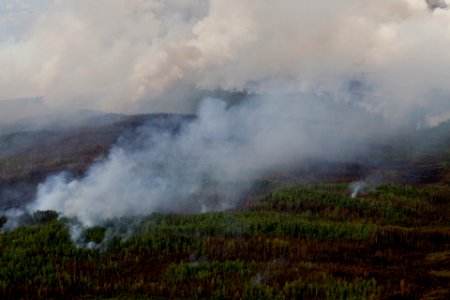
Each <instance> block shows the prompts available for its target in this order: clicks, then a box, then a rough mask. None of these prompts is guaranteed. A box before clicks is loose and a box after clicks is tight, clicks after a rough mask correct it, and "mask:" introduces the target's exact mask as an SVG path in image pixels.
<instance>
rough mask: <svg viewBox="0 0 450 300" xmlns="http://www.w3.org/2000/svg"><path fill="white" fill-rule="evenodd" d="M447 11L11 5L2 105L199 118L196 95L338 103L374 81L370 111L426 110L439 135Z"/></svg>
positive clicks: (364, 2)
mask: <svg viewBox="0 0 450 300" xmlns="http://www.w3.org/2000/svg"><path fill="white" fill-rule="evenodd" d="M444 7H445V2H444V1H440V0H439V1H438V0H436V1H434V0H427V1H425V0H398V1H392V0H342V1H334V2H330V1H327V0H317V1H313V2H311V1H309V0H280V1H276V2H274V1H268V0H262V1H261V0H249V1H239V0H229V1H223V0H201V1H198V0H195V1H194V0H186V1H174V0H114V1H110V0H97V1H89V0H67V1H51V0H40V1H31V2H28V1H18V0H5V1H2V3H1V4H0V65H1V66H2V68H1V69H0V99H16V98H23V97H29V96H33V95H34V96H36V95H37V96H42V97H43V99H45V101H46V103H47V105H49V106H52V107H63V108H66V107H71V108H75V109H79V108H89V109H94V110H101V111H116V112H128V113H133V112H138V111H139V112H142V107H145V108H146V109H147V110H151V111H163V110H164V111H170V112H180V111H184V112H195V110H196V107H195V105H193V104H195V102H191V101H189V100H188V99H190V98H192V97H189V96H187V95H186V93H191V92H193V93H194V94H195V91H192V90H191V89H190V87H195V88H197V89H201V90H215V89H217V88H221V89H223V90H228V91H232V90H235V91H249V92H252V93H259V94H265V93H267V92H273V91H280V90H284V92H305V91H308V92H311V91H312V92H317V91H320V92H324V93H334V94H340V93H342V90H343V88H344V89H345V86H346V82H348V80H352V79H358V80H361V78H364V80H365V81H366V82H367V85H368V86H370V89H367V90H364V91H361V93H363V94H364V95H365V97H364V98H363V99H361V101H360V103H359V105H360V106H361V107H364V108H365V109H366V110H368V111H371V112H377V113H381V114H383V115H385V116H386V117H388V118H390V119H391V120H397V121H398V122H402V121H404V120H405V119H408V120H409V119H410V118H413V117H415V115H416V114H417V112H420V119H418V120H415V121H416V123H417V124H416V125H417V126H433V125H436V124H438V123H440V122H444V121H446V120H448V119H449V118H450V105H449V102H448V101H442V100H441V98H440V97H439V95H445V97H448V95H450V88H449V87H450V82H449V80H450V79H449V78H450V57H449V55H448V53H449V45H450V34H449V29H448V23H449V22H450V11H449V10H447V9H440V8H444ZM430 8H433V10H430ZM324 20H326V22H324ZM183 87H189V88H187V90H186V89H183ZM183 90H185V92H183ZM172 91H176V92H175V95H172V94H171V93H172ZM180 94H184V97H179V95H180ZM143 103H146V104H145V105H144V104H143ZM24 109H25V108H24ZM419 123H420V124H419Z"/></svg>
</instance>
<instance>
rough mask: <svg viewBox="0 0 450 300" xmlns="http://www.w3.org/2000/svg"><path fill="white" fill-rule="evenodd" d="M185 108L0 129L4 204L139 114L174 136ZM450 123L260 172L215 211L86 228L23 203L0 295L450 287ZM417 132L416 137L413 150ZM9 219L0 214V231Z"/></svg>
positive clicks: (94, 154) (116, 135) (126, 129)
mask: <svg viewBox="0 0 450 300" xmlns="http://www.w3.org/2000/svg"><path fill="white" fill-rule="evenodd" d="M193 118H194V117H193V116H183V115H166V114H159V115H140V116H130V117H126V118H124V119H122V120H119V121H117V122H111V123H107V124H101V125H96V126H90V127H88V126H84V127H74V128H66V129H63V130H52V129H51V128H47V129H45V130H38V131H24V132H15V133H7V134H4V135H1V136H0V182H1V185H0V195H1V198H0V201H1V202H0V209H1V210H5V209H10V208H20V207H23V205H25V204H26V203H28V202H30V201H31V200H33V198H34V194H35V192H36V187H37V184H38V183H40V182H42V181H43V180H44V179H45V178H46V177H47V176H49V175H51V174H56V173H58V172H61V171H67V172H69V173H70V174H71V176H74V177H77V176H82V175H83V174H84V173H85V172H86V171H87V170H88V168H89V166H90V165H91V164H92V163H93V162H95V161H97V160H101V159H104V158H105V157H106V155H107V153H108V152H109V150H110V149H111V147H112V145H114V144H118V145H121V144H122V145H123V147H126V145H127V144H128V143H127V139H128V138H133V137H134V135H135V133H136V130H139V127H140V126H141V125H142V124H146V125H147V126H150V127H151V128H153V129H154V130H158V129H164V130H167V129H168V128H169V129H170V132H172V133H173V134H176V132H177V130H178V129H179V126H180V125H181V124H182V123H183V122H189V121H190V120H192V119H193ZM449 132H450V131H448V124H444V125H442V126H441V127H438V128H433V129H426V130H423V131H419V132H416V133H414V134H408V135H406V134H405V135H403V136H401V137H397V138H396V139H392V140H386V141H383V142H382V143H379V144H373V145H370V147H369V149H370V151H369V152H367V153H366V154H365V155H360V156H358V157H354V158H353V159H351V160H349V161H334V160H331V159H330V160H327V161H325V160H309V161H303V162H302V163H299V164H298V165H295V166H291V167H290V168H287V169H283V170H278V171H277V172H271V173H268V174H266V176H265V178H261V179H260V180H258V181H257V182H254V183H253V185H252V188H251V189H249V190H247V192H246V193H245V194H244V195H242V197H241V199H240V200H239V203H238V205H237V206H236V207H235V208H233V209H229V210H226V211H223V212H208V213H203V214H193V215H187V214H173V213H169V214H152V215H149V216H141V217H135V218H131V217H123V218H120V219H111V220H108V221H106V222H103V223H101V224H99V225H96V226H94V227H90V228H88V227H83V226H82V225H81V224H79V223H77V221H76V220H74V219H68V218H64V217H62V218H59V217H58V214H57V213H56V212H52V211H43V212H42V211H41V212H36V213H34V214H31V215H30V214H25V215H22V216H20V217H19V219H14V221H15V222H18V223H19V224H21V225H22V226H20V227H19V228H16V229H13V230H5V231H4V232H3V233H2V234H0V250H1V251H0V253H1V254H0V261H1V263H2V265H3V266H4V267H2V268H1V271H0V295H1V297H2V298H3V299H16V298H23V299H36V298H41V299H49V298H55V299H58V298H61V299H62V298H64V297H66V296H67V295H71V297H75V298H86V297H92V298H111V297H113V298H117V297H119V298H121V297H123V298H136V297H138V298H154V297H157V298H158V297H160V298H193V299H198V298H203V299H211V298H214V299H223V298H233V299H240V298H246V299H263V298H264V299H312V298H316V299H339V298H341V299H347V298H352V299H379V298H381V299H448V297H449V295H450V290H449V288H448V287H449V286H450V275H449V272H450V252H449V251H450V187H449V179H450V175H449V174H450V165H449V149H450V143H449V141H450V139H448V137H449V136H450V133H449ZM415 140H420V141H421V143H420V144H421V146H418V147H414V148H413V147H412V145H413V144H414V141H415ZM358 184H361V186H360V190H359V191H358V192H356V193H355V194H354V196H356V197H354V198H353V197H351V194H352V192H354V191H355V188H356V187H357V185H358ZM215 201H220V199H216V200H215ZM8 218H10V217H6V216H5V217H2V218H1V219H0V224H2V225H4V229H5V228H7V227H6V226H7V224H9V223H6V224H5V222H10V220H9V219H8ZM77 228H78V230H80V231H81V234H80V235H78V237H77V239H75V240H74V239H73V236H72V237H71V233H73V230H77Z"/></svg>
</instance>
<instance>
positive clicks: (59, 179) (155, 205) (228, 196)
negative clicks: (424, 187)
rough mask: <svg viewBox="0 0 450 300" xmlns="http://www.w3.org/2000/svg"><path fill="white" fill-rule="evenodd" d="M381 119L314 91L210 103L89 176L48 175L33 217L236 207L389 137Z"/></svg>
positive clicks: (87, 217)
mask: <svg viewBox="0 0 450 300" xmlns="http://www.w3.org/2000/svg"><path fill="white" fill-rule="evenodd" d="M274 98H276V99H274ZM338 109H341V110H342V112H341V113H340V112H339V111H338ZM378 122H379V120H378V119H377V118H376V117H374V116H371V115H368V114H367V113H364V111H363V110H361V109H358V108H355V109H354V110H351V109H350V108H346V109H342V108H340V105H339V104H338V103H335V102H334V100H333V99H330V98H328V97H319V96H316V95H312V94H297V95H277V96H275V95H272V96H270V97H269V96H266V97H254V98H252V99H248V100H247V101H244V102H242V103H240V104H238V105H234V106H231V107H227V104H226V103H225V102H224V101H222V100H219V99H212V98H209V99H205V101H204V102H203V103H202V105H201V106H200V109H199V111H198V117H197V119H195V120H193V121H191V122H189V123H186V124H184V126H182V127H181V129H180V130H179V131H178V132H176V133H174V132H171V131H167V130H164V129H163V130H161V128H155V127H154V126H150V125H149V126H144V127H142V128H140V129H139V130H138V133H137V135H136V136H135V137H133V138H132V139H131V140H130V139H127V141H126V143H119V144H118V145H117V146H116V147H114V148H113V149H112V150H111V153H110V155H109V157H108V158H107V159H106V160H104V161H102V162H99V163H97V164H95V165H94V166H92V168H91V169H90V170H89V172H88V174H87V175H86V176H85V177H83V178H81V179H69V178H68V177H67V176H66V175H65V174H61V175H58V176H54V177H51V178H49V179H48V180H47V181H46V182H45V183H42V184H41V185H40V186H39V187H38V193H37V199H36V201H35V202H34V203H33V204H32V205H31V206H30V207H29V210H31V211H35V210H56V211H58V212H61V213H63V215H65V216H67V217H74V216H76V217H78V218H79V219H80V220H81V222H82V223H83V224H85V225H93V224H97V222H98V221H99V220H105V219H109V218H116V217H121V216H130V215H132V216H139V215H145V214H150V213H152V212H177V213H192V212H206V211H211V210H224V209H228V208H232V207H234V205H235V204H236V202H237V201H238V200H239V197H240V196H241V193H242V192H243V191H245V190H246V189H247V188H248V187H250V186H251V184H252V181H254V180H255V179H258V178H260V177H261V176H263V175H264V174H266V173H267V172H270V171H273V170H278V169H282V168H288V167H290V166H292V165H295V164H296V163H301V162H302V160H304V159H310V158H312V159H314V158H324V157H333V159H339V158H345V157H346V156H349V155H352V154H354V152H355V150H352V149H356V148H358V147H357V146H358V145H361V144H363V143H365V142H367V139H366V135H367V133H368V132H370V133H371V134H370V137H371V138H373V137H374V136H376V135H377V134H380V132H382V131H383V128H380V127H376V126H374V124H377V123H378ZM363 128H364V130H362V129H363ZM378 131H380V132H378Z"/></svg>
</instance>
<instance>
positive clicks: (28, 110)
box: [0, 97, 48, 124]
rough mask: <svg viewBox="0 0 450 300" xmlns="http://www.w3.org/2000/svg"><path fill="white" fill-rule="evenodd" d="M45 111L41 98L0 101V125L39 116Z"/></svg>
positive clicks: (45, 107)
mask: <svg viewBox="0 0 450 300" xmlns="http://www.w3.org/2000/svg"><path fill="white" fill-rule="evenodd" d="M47 109H48V107H47V106H46V104H45V103H44V101H43V99H42V97H32V98H17V99H8V100H0V124H7V123H10V122H13V121H15V120H18V119H22V118H27V117H31V116H37V115H41V114H44V113H45V112H46V110H47Z"/></svg>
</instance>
